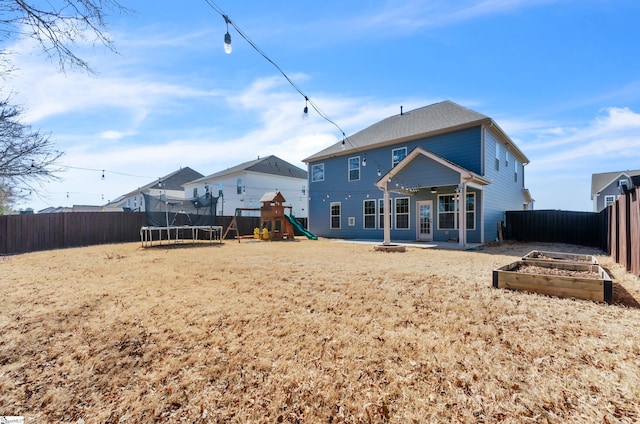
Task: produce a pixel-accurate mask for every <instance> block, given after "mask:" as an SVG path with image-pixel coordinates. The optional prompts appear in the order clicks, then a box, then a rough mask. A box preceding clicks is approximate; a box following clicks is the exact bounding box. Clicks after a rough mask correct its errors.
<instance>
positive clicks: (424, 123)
mask: <svg viewBox="0 0 640 424" xmlns="http://www.w3.org/2000/svg"><path fill="white" fill-rule="evenodd" d="M482 122H492V120H491V118H489V117H488V116H486V115H483V114H481V113H479V112H476V111H474V110H471V109H469V108H466V107H464V106H460V105H459V104H457V103H455V102H452V101H451V100H443V101H441V102H438V103H434V104H432V105H428V106H423V107H420V108H417V109H413V110H409V111H406V112H404V110H401V112H400V113H399V114H397V115H392V116H389V117H388V118H385V119H383V120H381V121H379V122H376V123H374V124H372V125H370V126H368V127H367V128H365V129H363V130H361V131H358V132H357V133H355V134H353V135H351V136H349V137H347V139H348V141H349V144H350V145H351V146H352V149H349V148H347V150H348V151H351V150H356V151H362V150H368V149H370V148H373V147H376V146H378V145H383V144H387V143H394V142H400V141H402V140H410V139H416V138H419V137H426V136H429V135H433V134H437V133H439V132H444V131H448V130H453V129H456V128H465V127H471V126H473V125H479V124H481V123H482ZM341 154H345V152H344V149H343V146H342V141H340V142H338V143H335V144H333V145H332V146H329V147H328V148H326V149H324V150H322V151H320V152H318V153H316V154H314V155H312V156H310V157H308V158H306V159H304V162H310V161H313V160H317V159H320V158H325V157H331V156H337V155H341Z"/></svg>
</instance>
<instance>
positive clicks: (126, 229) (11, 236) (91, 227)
mask: <svg viewBox="0 0 640 424" xmlns="http://www.w3.org/2000/svg"><path fill="white" fill-rule="evenodd" d="M144 224H145V214H144V213H137V212H69V213H44V214H31V215H3V216H0V254H14V253H26V252H34V251H38V250H50V249H60V248H65V247H76V246H89V245H92V244H106V243H121V242H129V241H137V240H140V227H142V226H143V225H144Z"/></svg>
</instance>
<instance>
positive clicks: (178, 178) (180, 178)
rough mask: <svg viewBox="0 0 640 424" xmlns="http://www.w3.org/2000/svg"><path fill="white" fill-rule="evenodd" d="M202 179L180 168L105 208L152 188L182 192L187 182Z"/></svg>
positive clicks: (192, 172) (199, 175) (187, 169)
mask: <svg viewBox="0 0 640 424" xmlns="http://www.w3.org/2000/svg"><path fill="white" fill-rule="evenodd" d="M200 177H202V174H201V173H199V172H198V171H194V170H193V169H191V168H189V167H188V166H187V167H186V168H180V169H178V170H177V171H173V172H172V173H170V174H167V175H165V176H164V177H160V178H158V179H157V180H154V181H152V182H150V183H149V184H147V185H144V186H142V187H138V188H137V189H135V190H133V191H131V192H129V193H127V194H124V195H122V196H120V197H118V198H117V199H115V200H112V201H111V202H109V203H107V205H105V206H112V205H115V204H117V203H119V202H121V201H122V200H123V199H126V198H127V197H131V196H134V195H136V194H139V193H142V192H144V191H147V190H150V189H152V188H164V189H166V190H178V191H182V190H184V189H183V187H182V186H183V185H184V184H186V183H188V182H189V181H193V180H195V179H196V178H200ZM160 183H162V187H160V185H159V184H160Z"/></svg>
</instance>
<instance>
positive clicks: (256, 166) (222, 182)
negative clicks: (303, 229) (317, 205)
mask: <svg viewBox="0 0 640 424" xmlns="http://www.w3.org/2000/svg"><path fill="white" fill-rule="evenodd" d="M184 190H185V198H186V199H191V198H197V197H199V196H202V195H203V194H205V193H207V192H209V191H210V192H211V193H212V194H213V196H220V198H219V199H218V203H217V211H216V215H226V216H232V215H234V213H235V211H236V209H237V208H247V209H253V208H260V206H262V204H261V203H260V199H261V198H262V196H263V195H264V194H265V193H268V192H278V191H279V192H280V193H281V194H282V195H283V196H284V198H285V199H286V201H285V204H286V205H287V206H291V207H292V212H293V215H295V216H296V217H298V218H306V217H307V171H305V170H303V169H301V168H298V167H297V166H294V165H292V164H290V163H288V162H286V161H284V160H282V159H280V158H279V157H277V156H273V155H271V156H267V157H264V158H258V159H255V160H252V161H249V162H244V163H241V164H240V165H236V166H234V167H231V168H229V169H226V170H224V171H220V172H217V173H215V174H211V175H208V176H206V177H202V178H199V179H197V180H195V181H190V182H189V183H187V184H185V185H184ZM243 215H244V216H256V215H258V216H259V215H260V212H259V211H255V212H249V211H245V212H243Z"/></svg>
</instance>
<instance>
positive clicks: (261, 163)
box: [190, 155, 307, 183]
mask: <svg viewBox="0 0 640 424" xmlns="http://www.w3.org/2000/svg"><path fill="white" fill-rule="evenodd" d="M246 171H248V172H258V173H262V174H271V175H279V176H282V177H292V178H301V179H305V180H306V179H307V171H305V170H303V169H300V168H298V167H297V166H295V165H292V164H290V163H289V162H287V161H284V160H282V159H280V158H279V157H277V156H274V155H270V156H266V157H264V158H258V159H254V160H251V161H248V162H244V163H241V164H240V165H236V166H233V167H231V168H228V169H225V170H224V171H220V172H216V173H215V174H211V175H207V176H206V177H202V178H199V179H197V180H194V181H190V182H192V183H199V182H201V181H207V180H211V179H214V178H220V177H224V176H226V175H233V174H237V173H239V172H246Z"/></svg>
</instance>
